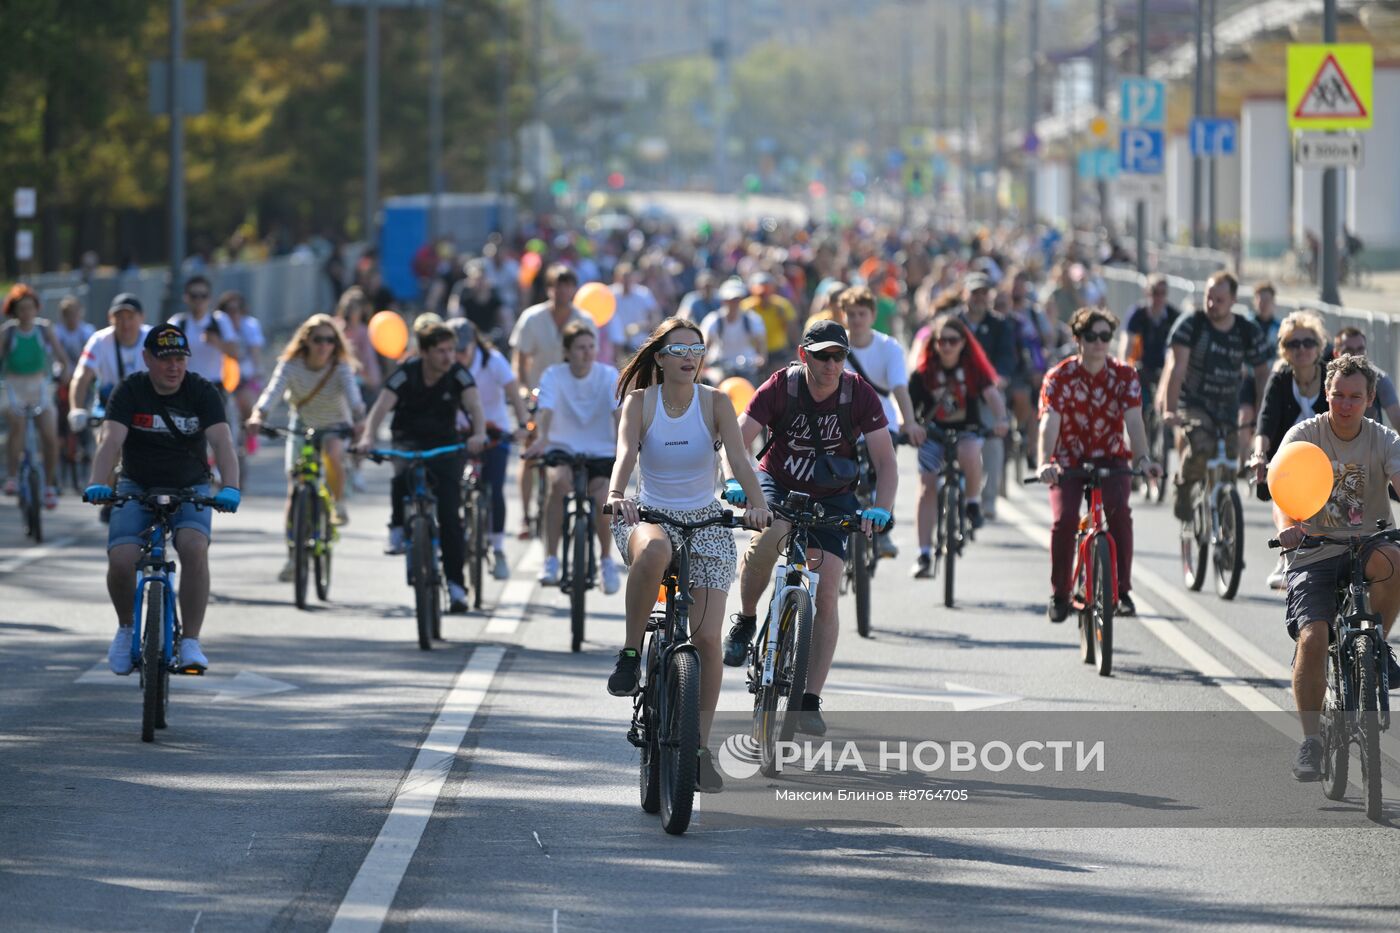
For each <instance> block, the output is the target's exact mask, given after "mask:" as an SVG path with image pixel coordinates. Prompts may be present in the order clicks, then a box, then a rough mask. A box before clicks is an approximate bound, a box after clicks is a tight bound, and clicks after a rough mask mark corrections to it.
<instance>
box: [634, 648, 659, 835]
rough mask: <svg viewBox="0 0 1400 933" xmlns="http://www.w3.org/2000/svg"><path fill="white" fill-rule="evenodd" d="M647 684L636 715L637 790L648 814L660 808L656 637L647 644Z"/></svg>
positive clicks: (638, 700) (638, 701)
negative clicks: (639, 740)
mask: <svg viewBox="0 0 1400 933" xmlns="http://www.w3.org/2000/svg"><path fill="white" fill-rule="evenodd" d="M646 658H647V664H646V672H647V674H648V675H649V676H647V677H646V684H645V686H644V687H643V688H642V692H641V693H639V694H637V700H636V703H637V708H636V709H635V710H634V715H636V716H638V717H640V719H641V723H642V736H643V738H644V741H643V743H642V755H641V762H640V767H639V768H638V778H637V789H638V790H639V791H640V794H641V798H642V809H643V810H645V811H646V812H647V813H657V812H659V811H660V810H661V754H660V746H658V745H657V742H656V690H657V686H658V684H660V683H661V681H662V678H663V677H664V675H663V674H662V673H661V671H660V669H659V668H658V667H657V664H656V638H655V636H653V637H651V638H649V639H647V645H646Z"/></svg>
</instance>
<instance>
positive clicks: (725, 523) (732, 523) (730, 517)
mask: <svg viewBox="0 0 1400 933" xmlns="http://www.w3.org/2000/svg"><path fill="white" fill-rule="evenodd" d="M638 512H639V515H640V517H641V519H642V521H644V522H650V523H651V524H653V525H670V526H671V527H672V528H678V529H680V530H681V531H696V530H699V529H701V528H708V527H709V526H711V525H719V526H720V527H722V528H743V527H746V526H745V525H744V520H743V518H741V517H739V516H737V515H735V514H734V513H733V512H731V511H729V510H728V509H725V510H724V511H723V512H720V513H719V514H718V515H712V516H710V517H709V518H705V519H701V520H700V521H698V522H683V521H681V520H679V519H676V518H672V517H671V516H669V515H667V514H666V513H665V512H658V511H657V510H656V509H652V508H648V507H647V506H645V505H644V506H641V507H640V509H639V510H638ZM603 514H604V515H612V514H614V512H613V504H612V503H611V502H609V503H607V504H605V505H604V506H603Z"/></svg>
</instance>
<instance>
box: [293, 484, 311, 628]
mask: <svg viewBox="0 0 1400 933" xmlns="http://www.w3.org/2000/svg"><path fill="white" fill-rule="evenodd" d="M315 524H316V492H315V490H314V489H312V487H311V484H310V483H298V484H297V491H296V492H294V493H293V494H292V595H293V597H294V598H295V600H296V605H297V608H298V609H305V608H306V583H307V580H308V578H309V576H310V565H311V530H312V528H314V527H315Z"/></svg>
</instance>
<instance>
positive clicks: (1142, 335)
mask: <svg viewBox="0 0 1400 933" xmlns="http://www.w3.org/2000/svg"><path fill="white" fill-rule="evenodd" d="M1180 316H1181V312H1180V311H1179V310H1177V308H1176V306H1175V305H1173V304H1171V303H1170V302H1168V301H1167V277H1166V276H1164V275H1150V276H1148V277H1147V297H1146V298H1145V299H1144V300H1143V301H1140V302H1138V303H1137V304H1135V305H1133V307H1132V309H1131V310H1130V311H1129V312H1128V316H1127V317H1126V318H1124V319H1123V334H1122V337H1121V338H1120V342H1119V344H1118V358H1119V359H1120V360H1125V361H1127V362H1129V363H1132V364H1133V365H1134V366H1136V367H1137V371H1138V379H1139V380H1140V381H1141V382H1142V404H1143V407H1144V408H1146V407H1147V406H1149V405H1151V404H1152V403H1153V401H1152V400H1153V396H1154V395H1155V394H1156V390H1157V382H1158V380H1159V379H1161V377H1162V369H1163V368H1164V367H1165V366H1166V365H1167V339H1168V336H1169V335H1170V334H1171V330H1172V327H1173V325H1175V324H1176V319H1177V318H1178V317H1180Z"/></svg>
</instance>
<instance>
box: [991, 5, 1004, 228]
mask: <svg viewBox="0 0 1400 933" xmlns="http://www.w3.org/2000/svg"><path fill="white" fill-rule="evenodd" d="M995 28H996V38H995V40H994V42H993V45H992V61H993V65H992V73H993V75H994V76H995V77H994V79H993V80H995V81H996V96H995V97H994V98H992V227H993V228H996V227H998V226H1000V224H1001V166H1002V159H1003V155H1002V142H1003V140H1002V137H1003V136H1004V135H1006V128H1005V126H1004V125H1003V121H1004V120H1005V114H1006V0H997V5H996V27H995Z"/></svg>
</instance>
